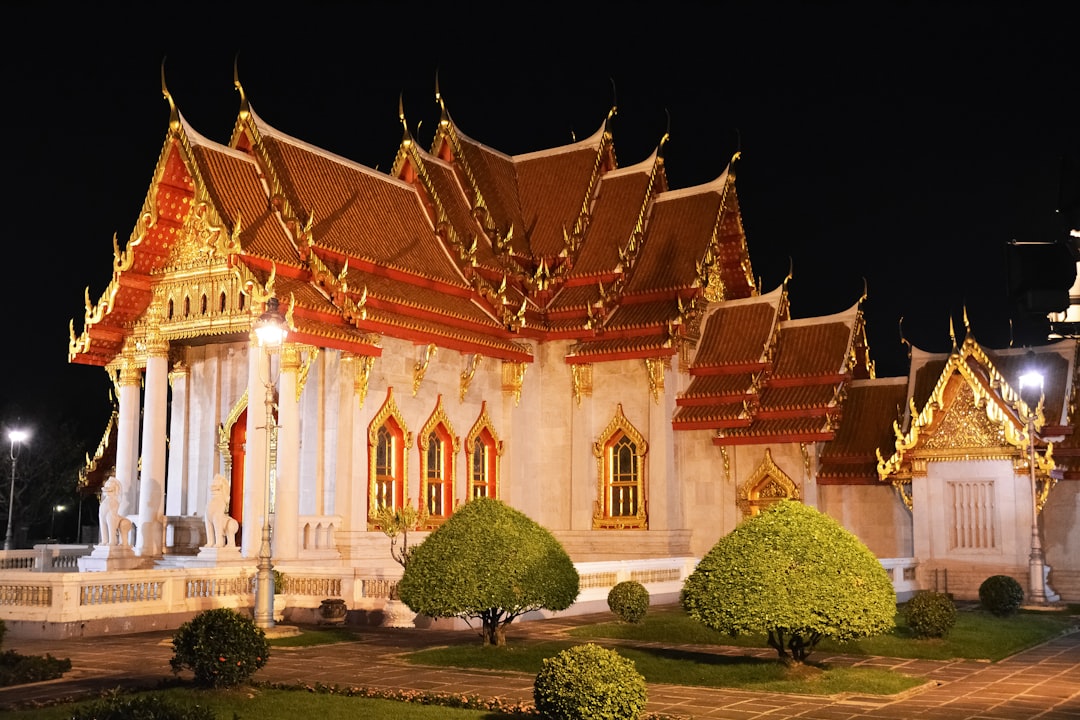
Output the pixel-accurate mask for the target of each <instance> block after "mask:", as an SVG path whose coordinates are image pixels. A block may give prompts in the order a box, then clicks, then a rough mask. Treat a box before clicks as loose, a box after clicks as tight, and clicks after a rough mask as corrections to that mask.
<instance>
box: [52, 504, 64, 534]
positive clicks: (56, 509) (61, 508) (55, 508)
mask: <svg viewBox="0 0 1080 720" xmlns="http://www.w3.org/2000/svg"><path fill="white" fill-rule="evenodd" d="M65 510H67V505H53V508H52V517H51V518H50V519H49V539H50V540H56V538H55V537H53V528H54V527H55V526H56V513H58V512H64V511H65Z"/></svg>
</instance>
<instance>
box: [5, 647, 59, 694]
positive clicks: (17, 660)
mask: <svg viewBox="0 0 1080 720" xmlns="http://www.w3.org/2000/svg"><path fill="white" fill-rule="evenodd" d="M70 669H71V660H68V659H67V658H63V659H61V658H54V657H53V656H52V655H45V656H44V657H42V656H41V655H20V654H19V653H17V652H15V651H14V650H4V651H3V652H0V687H8V686H10V685H23V684H25V683H32V682H41V681H42V680H55V679H56V678H58V677H63V675H64V673H66V672H67V671H68V670H70Z"/></svg>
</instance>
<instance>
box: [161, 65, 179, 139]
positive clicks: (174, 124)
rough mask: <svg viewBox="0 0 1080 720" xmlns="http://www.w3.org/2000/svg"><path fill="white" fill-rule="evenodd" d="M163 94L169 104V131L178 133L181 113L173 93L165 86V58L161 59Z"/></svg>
mask: <svg viewBox="0 0 1080 720" xmlns="http://www.w3.org/2000/svg"><path fill="white" fill-rule="evenodd" d="M161 94H162V95H163V96H164V97H165V100H167V101H168V103H169V130H170V131H172V132H177V131H179V130H180V111H179V110H177V109H176V103H175V102H173V96H172V93H170V92H169V88H168V86H167V85H165V57H162V58H161Z"/></svg>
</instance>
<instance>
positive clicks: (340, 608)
mask: <svg viewBox="0 0 1080 720" xmlns="http://www.w3.org/2000/svg"><path fill="white" fill-rule="evenodd" d="M348 612H349V608H348V606H346V605H345V601H344V600H342V599H341V598H327V599H326V600H323V601H322V603H320V604H319V624H320V625H341V624H342V623H344V622H345V615H346V614H347V613H348Z"/></svg>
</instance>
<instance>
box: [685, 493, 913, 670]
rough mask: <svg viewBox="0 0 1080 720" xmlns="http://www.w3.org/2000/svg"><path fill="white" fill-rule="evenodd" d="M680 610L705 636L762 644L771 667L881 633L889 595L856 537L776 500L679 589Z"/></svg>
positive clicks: (888, 618) (892, 605)
mask: <svg viewBox="0 0 1080 720" xmlns="http://www.w3.org/2000/svg"><path fill="white" fill-rule="evenodd" d="M682 604H683V607H684V608H685V609H686V612H687V614H689V615H690V616H691V617H693V618H694V619H696V620H698V621H700V622H701V623H703V624H704V625H706V626H707V627H709V628H712V629H713V630H717V631H719V632H725V633H729V634H731V635H732V636H735V635H738V634H740V633H748V634H755V633H761V634H765V635H767V642H768V644H769V646H770V647H772V648H774V649H775V650H776V651H777V653H778V654H779V656H780V657H781V658H783V659H785V660H788V659H791V660H794V661H795V662H799V663H801V662H804V661H805V660H806V658H807V657H808V656H809V655H810V653H811V652H812V651H813V649H814V647H815V646H816V645H817V644H818V642H819V641H820V640H821V639H822V638H825V637H829V638H833V639H834V640H837V641H839V642H845V641H848V640H854V639H856V638H860V637H868V636H871V635H877V634H881V633H885V632H888V631H890V630H891V629H892V628H893V627H894V618H895V615H896V592H895V591H894V590H893V586H892V582H891V581H890V580H889V575H888V573H886V572H885V569H884V568H883V567H882V565H881V563H880V562H879V561H878V559H877V558H876V557H874V554H873V553H871V552H870V550H869V549H868V548H867V547H866V546H865V545H863V543H862V542H861V541H860V540H859V539H858V538H857V537H855V536H854V535H853V534H851V533H850V532H848V531H847V530H846V529H844V528H843V527H842V526H841V525H840V524H839V523H838V522H836V521H835V520H833V519H832V518H830V517H829V516H828V515H825V514H824V513H822V512H819V511H818V510H815V509H814V508H812V507H810V506H808V505H803V504H802V503H800V502H796V501H793V500H781V501H780V502H778V503H776V504H775V505H773V506H772V507H771V508H769V509H768V510H766V511H764V512H762V513H761V514H760V515H756V516H754V517H752V518H749V519H747V520H746V521H744V522H743V523H742V524H741V525H739V526H738V527H737V528H735V530H733V531H732V532H731V533H729V534H728V535H726V536H724V537H722V538H720V540H719V542H717V543H716V545H714V546H713V548H712V549H711V550H710V551H709V552H708V553H707V554H706V555H705V557H703V558H702V559H701V562H699V563H698V566H697V568H696V569H695V570H694V572H693V573H691V575H690V577H688V578H687V579H686V583H685V584H684V585H683V591H682Z"/></svg>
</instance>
